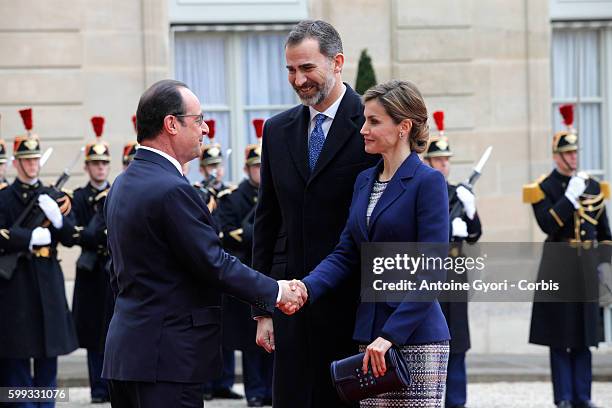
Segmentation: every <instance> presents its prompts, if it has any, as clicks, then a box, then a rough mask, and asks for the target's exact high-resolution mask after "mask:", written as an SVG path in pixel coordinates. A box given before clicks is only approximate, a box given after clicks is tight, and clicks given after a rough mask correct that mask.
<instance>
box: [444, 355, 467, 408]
mask: <svg viewBox="0 0 612 408" xmlns="http://www.w3.org/2000/svg"><path fill="white" fill-rule="evenodd" d="M466 400H467V372H466V369H465V353H450V354H449V356H448V369H447V372H446V399H445V403H444V406H445V407H446V408H451V407H456V406H461V405H465V402H466Z"/></svg>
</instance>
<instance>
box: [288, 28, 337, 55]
mask: <svg viewBox="0 0 612 408" xmlns="http://www.w3.org/2000/svg"><path fill="white" fill-rule="evenodd" d="M307 38H312V39H315V40H317V41H318V42H319V52H320V53H321V54H323V55H325V56H326V57H327V58H334V57H335V56H336V55H337V54H340V53H342V40H341V39H340V34H338V31H336V29H335V28H334V26H332V25H331V24H329V23H327V22H325V21H323V20H302V21H300V22H299V23H297V24H296V25H295V26H294V27H293V28H292V29H291V32H290V33H289V35H288V36H287V40H286V41H285V47H292V46H294V45H298V44H300V43H301V42H302V41H304V40H305V39H307Z"/></svg>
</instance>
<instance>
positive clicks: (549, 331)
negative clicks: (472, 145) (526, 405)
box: [523, 105, 611, 408]
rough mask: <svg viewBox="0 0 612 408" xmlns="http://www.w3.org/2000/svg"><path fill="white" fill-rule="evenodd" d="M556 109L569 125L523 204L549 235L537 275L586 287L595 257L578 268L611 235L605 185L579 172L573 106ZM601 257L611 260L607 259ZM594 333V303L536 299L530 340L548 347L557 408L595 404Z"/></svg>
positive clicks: (597, 337) (596, 327)
mask: <svg viewBox="0 0 612 408" xmlns="http://www.w3.org/2000/svg"><path fill="white" fill-rule="evenodd" d="M560 112H561V115H562V116H563V120H564V123H565V125H566V126H567V129H566V130H563V131H560V132H558V133H556V134H555V135H554V137H553V144H552V153H553V160H554V162H555V169H554V170H553V171H552V172H551V173H550V174H548V175H546V176H542V177H540V178H539V179H538V180H537V181H536V182H535V183H532V184H529V185H526V186H525V187H524V188H523V201H525V202H526V203H530V204H531V205H532V206H533V211H534V214H535V217H536V220H537V222H538V225H539V226H540V228H541V229H542V231H543V232H544V233H545V234H546V235H547V237H546V241H545V247H544V250H543V254H542V260H541V263H540V269H539V275H538V279H540V278H552V279H554V280H555V281H560V280H562V281H563V282H565V283H567V282H571V283H570V285H571V286H572V287H576V288H580V287H584V286H586V285H587V280H588V279H589V278H590V277H593V276H595V277H596V268H597V266H598V263H599V262H600V261H599V260H597V259H595V260H593V261H594V262H595V263H594V264H593V267H592V268H588V267H587V268H585V267H584V265H586V264H588V263H589V255H588V254H589V253H590V252H591V251H589V249H590V248H593V247H600V248H603V249H605V248H606V247H608V245H607V244H608V243H609V241H610V239H611V236H610V227H609V223H608V217H607V214H606V207H605V202H604V200H605V199H606V198H608V196H609V186H608V184H607V183H605V182H599V181H597V180H595V179H594V178H591V177H589V176H588V175H586V174H585V173H583V172H578V171H577V170H578V135H577V134H576V131H575V130H574V129H573V126H572V125H573V116H574V115H573V105H563V106H561V108H560ZM553 242H554V243H562V242H565V243H568V244H567V246H563V249H562V250H560V249H559V248H558V247H559V246H560V245H557V246H553V245H549V246H546V243H553ZM598 258H599V257H598ZM585 261H586V263H585ZM601 261H605V262H609V258H608V259H607V260H605V259H602V260H601ZM595 279H596V278H595ZM537 296H538V295H537V294H536V300H537ZM585 300H588V299H585ZM600 335H601V333H600V316H599V305H598V303H597V301H596V300H595V301H593V302H569V301H567V302H537V301H536V302H534V304H533V311H532V315H531V330H530V336H529V341H530V343H533V344H540V345H545V346H548V347H549V348H550V366H551V375H552V382H553V395H554V402H555V404H556V405H557V406H558V407H560V408H572V407H573V408H594V407H595V405H593V403H592V402H591V378H592V375H591V373H592V371H591V352H590V350H589V347H591V346H597V345H598V343H599V341H600V340H601V337H600Z"/></svg>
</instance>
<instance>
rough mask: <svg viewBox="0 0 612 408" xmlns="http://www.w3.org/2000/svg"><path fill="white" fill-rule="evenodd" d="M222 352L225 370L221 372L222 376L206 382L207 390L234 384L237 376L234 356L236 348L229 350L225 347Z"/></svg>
mask: <svg viewBox="0 0 612 408" xmlns="http://www.w3.org/2000/svg"><path fill="white" fill-rule="evenodd" d="M221 354H222V356H223V372H222V373H221V377H219V378H217V379H215V380H212V381H208V382H207V383H205V384H204V391H205V392H211V391H213V390H224V389H227V388H232V387H233V386H234V379H235V377H236V374H235V371H236V358H235V357H234V350H228V349H226V348H225V347H223V350H222V352H221Z"/></svg>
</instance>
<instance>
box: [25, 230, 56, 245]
mask: <svg viewBox="0 0 612 408" xmlns="http://www.w3.org/2000/svg"><path fill="white" fill-rule="evenodd" d="M50 243H51V232H50V231H49V230H48V229H47V228H43V227H36V228H34V230H32V237H31V238H30V249H32V247H33V246H34V245H38V246H45V245H49V244H50Z"/></svg>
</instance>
